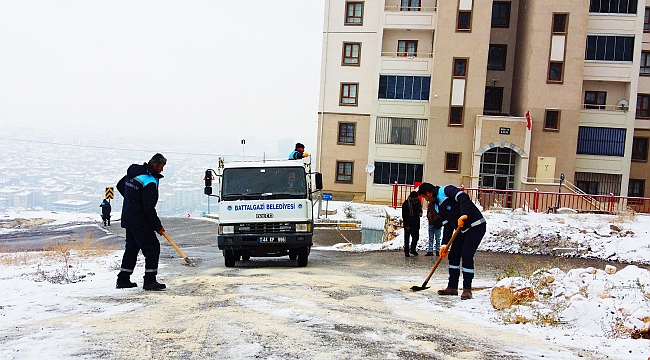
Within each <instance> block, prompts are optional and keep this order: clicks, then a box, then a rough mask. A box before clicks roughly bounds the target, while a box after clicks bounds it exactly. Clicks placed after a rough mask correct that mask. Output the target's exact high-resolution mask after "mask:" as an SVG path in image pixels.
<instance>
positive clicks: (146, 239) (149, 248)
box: [116, 153, 167, 290]
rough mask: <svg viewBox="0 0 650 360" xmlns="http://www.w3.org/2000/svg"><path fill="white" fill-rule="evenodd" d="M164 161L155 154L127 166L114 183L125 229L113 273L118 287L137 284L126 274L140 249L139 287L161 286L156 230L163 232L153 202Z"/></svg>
mask: <svg viewBox="0 0 650 360" xmlns="http://www.w3.org/2000/svg"><path fill="white" fill-rule="evenodd" d="M166 164H167V159H165V157H164V156H162V155H161V154H159V153H158V154H155V155H154V156H153V157H152V158H151V160H149V162H146V163H144V164H142V165H139V164H132V165H131V166H129V168H128V170H127V171H126V175H125V176H124V177H123V178H122V179H121V180H120V181H119V182H118V183H117V186H116V187H117V191H119V192H120V194H122V196H123V197H124V205H123V206H122V227H123V228H125V229H126V243H125V248H124V255H123V257H122V265H121V266H120V272H119V274H118V275H117V285H116V287H117V288H118V289H124V288H132V287H136V286H137V284H136V283H133V282H131V280H130V277H131V274H133V269H134V268H135V264H136V260H137V258H138V253H139V252H140V251H142V254H143V255H144V258H145V264H144V284H143V286H142V287H143V288H144V289H145V290H163V289H165V284H161V283H159V282H158V281H156V275H157V274H158V260H159V258H160V242H159V241H158V238H157V237H156V233H158V235H163V234H164V233H165V228H163V226H162V223H161V222H160V219H159V218H158V214H157V212H156V204H157V203H158V185H159V181H160V179H162V177H163V175H162V174H161V173H162V171H163V167H164V166H165V165H166Z"/></svg>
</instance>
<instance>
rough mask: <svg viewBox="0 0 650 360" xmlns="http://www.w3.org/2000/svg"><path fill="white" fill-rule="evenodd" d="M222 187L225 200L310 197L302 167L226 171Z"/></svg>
mask: <svg viewBox="0 0 650 360" xmlns="http://www.w3.org/2000/svg"><path fill="white" fill-rule="evenodd" d="M222 184H223V185H222V189H221V196H222V198H223V200H225V201H232V200H263V199H304V198H307V184H306V183H305V169H304V168H302V167H266V168H230V169H224V170H223V177H222Z"/></svg>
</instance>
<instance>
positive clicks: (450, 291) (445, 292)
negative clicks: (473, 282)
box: [438, 287, 471, 295]
mask: <svg viewBox="0 0 650 360" xmlns="http://www.w3.org/2000/svg"><path fill="white" fill-rule="evenodd" d="M438 295H458V289H452V288H450V287H447V288H446V289H442V290H438ZM470 295H471V292H470Z"/></svg>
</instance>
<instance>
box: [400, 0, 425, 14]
mask: <svg viewBox="0 0 650 360" xmlns="http://www.w3.org/2000/svg"><path fill="white" fill-rule="evenodd" d="M399 10H400V11H420V0H402V4H401V6H400V8H399Z"/></svg>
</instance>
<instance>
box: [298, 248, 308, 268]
mask: <svg viewBox="0 0 650 360" xmlns="http://www.w3.org/2000/svg"><path fill="white" fill-rule="evenodd" d="M308 258H309V248H308V247H307V246H305V247H301V248H299V249H298V266H300V267H305V266H307V261H308Z"/></svg>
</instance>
